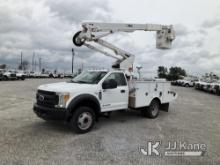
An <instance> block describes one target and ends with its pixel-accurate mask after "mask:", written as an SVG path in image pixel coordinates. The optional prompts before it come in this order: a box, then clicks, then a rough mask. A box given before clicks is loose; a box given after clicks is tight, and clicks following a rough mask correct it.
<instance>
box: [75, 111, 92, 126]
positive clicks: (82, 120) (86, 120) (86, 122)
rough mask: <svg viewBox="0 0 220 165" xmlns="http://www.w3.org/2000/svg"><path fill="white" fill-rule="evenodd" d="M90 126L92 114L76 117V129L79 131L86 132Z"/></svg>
mask: <svg viewBox="0 0 220 165" xmlns="http://www.w3.org/2000/svg"><path fill="white" fill-rule="evenodd" d="M91 125H92V114H91V113H89V112H83V113H81V114H80V115H79V117H78V127H79V128H80V129H81V130H86V129H88V128H89V127H90V126H91Z"/></svg>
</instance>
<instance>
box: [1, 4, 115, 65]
mask: <svg viewBox="0 0 220 165" xmlns="http://www.w3.org/2000/svg"><path fill="white" fill-rule="evenodd" d="M0 8H1V10H0V33H1V37H0V63H7V64H8V65H9V66H11V67H15V66H14V65H15V64H17V63H19V57H20V52H21V51H22V52H23V58H24V59H27V60H29V61H31V59H32V54H33V52H35V54H36V56H35V57H36V60H37V61H38V58H39V57H41V58H42V61H43V63H44V64H45V67H47V68H50V69H53V68H54V66H59V67H60V68H62V69H68V67H67V66H68V63H69V64H71V62H70V61H71V49H72V47H73V44H72V36H73V34H74V33H75V32H76V31H77V30H78V29H79V25H80V22H81V21H83V20H86V19H91V20H93V19H94V20H100V21H105V20H110V19H111V18H110V15H109V13H110V12H109V11H110V8H109V7H108V5H107V3H106V2H105V3H104V2H100V1H96V0H91V1H87V2H86V3H85V1H79V0H74V1H70V0H67V1H65V3H64V1H61V0H57V1H52V0H40V1H34V0H30V1H26V0H18V1H13V0H8V1H3V2H1V3H0ZM75 49H76V52H77V53H76V54H80V56H78V57H77V58H76V60H78V61H79V62H80V63H81V61H85V59H86V58H89V57H90V56H92V55H94V54H95V53H93V52H92V53H91V51H90V50H88V49H87V48H75ZM90 60H92V59H90ZM92 62H94V66H95V60H92ZM77 65H78V64H77ZM69 68H71V67H69Z"/></svg>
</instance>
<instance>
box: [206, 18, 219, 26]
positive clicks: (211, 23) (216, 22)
mask: <svg viewBox="0 0 220 165" xmlns="http://www.w3.org/2000/svg"><path fill="white" fill-rule="evenodd" d="M219 25H220V18H214V19H209V20H205V21H204V22H203V23H202V27H204V28H214V27H217V26H219Z"/></svg>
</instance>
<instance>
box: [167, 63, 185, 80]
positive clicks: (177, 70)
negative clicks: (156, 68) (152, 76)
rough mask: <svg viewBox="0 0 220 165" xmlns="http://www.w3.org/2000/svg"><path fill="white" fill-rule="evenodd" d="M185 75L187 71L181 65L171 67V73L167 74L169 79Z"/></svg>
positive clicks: (176, 78)
mask: <svg viewBox="0 0 220 165" xmlns="http://www.w3.org/2000/svg"><path fill="white" fill-rule="evenodd" d="M184 76H186V71H185V70H184V69H182V68H181V67H177V66H175V67H171V68H170V69H169V74H168V76H167V79H168V80H170V81H172V80H178V79H180V78H182V77H184Z"/></svg>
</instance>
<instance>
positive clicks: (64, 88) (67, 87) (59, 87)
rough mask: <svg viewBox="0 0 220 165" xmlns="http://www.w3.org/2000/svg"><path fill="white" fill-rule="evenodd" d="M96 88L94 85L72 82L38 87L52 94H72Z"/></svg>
mask: <svg viewBox="0 0 220 165" xmlns="http://www.w3.org/2000/svg"><path fill="white" fill-rule="evenodd" d="M95 85H96V84H95ZM92 86H94V84H79V83H71V82H59V83H52V84H44V85H41V86H39V87H38V89H39V90H45V91H51V92H71V91H78V90H82V89H86V88H89V89H91V87H92Z"/></svg>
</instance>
